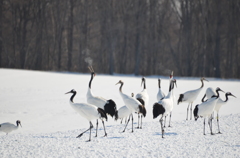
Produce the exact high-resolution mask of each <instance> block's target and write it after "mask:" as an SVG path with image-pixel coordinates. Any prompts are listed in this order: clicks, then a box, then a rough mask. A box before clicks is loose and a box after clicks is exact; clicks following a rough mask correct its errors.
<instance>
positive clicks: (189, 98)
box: [178, 77, 208, 120]
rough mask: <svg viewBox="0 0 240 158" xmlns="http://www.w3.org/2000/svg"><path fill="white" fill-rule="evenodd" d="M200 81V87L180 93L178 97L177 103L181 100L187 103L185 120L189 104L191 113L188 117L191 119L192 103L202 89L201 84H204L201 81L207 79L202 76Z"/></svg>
mask: <svg viewBox="0 0 240 158" xmlns="http://www.w3.org/2000/svg"><path fill="white" fill-rule="evenodd" d="M200 81H201V82H202V85H201V87H200V88H198V89H195V90H190V91H187V92H185V93H182V94H180V96H179V98H178V104H179V103H181V102H187V103H188V107H187V118H186V120H188V111H189V106H190V113H191V117H190V119H192V104H193V102H194V101H195V100H196V98H197V96H198V95H199V93H200V91H201V90H202V89H203V86H204V83H203V81H208V80H206V79H205V78H204V77H202V78H201V79H200Z"/></svg>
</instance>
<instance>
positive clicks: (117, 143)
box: [0, 69, 240, 157]
mask: <svg viewBox="0 0 240 158" xmlns="http://www.w3.org/2000/svg"><path fill="white" fill-rule="evenodd" d="M0 76H1V77H0V123H3V122H11V123H15V122H16V120H21V124H22V128H21V127H20V128H19V129H18V130H16V131H13V132H11V133H9V134H8V135H5V133H3V132H0V155H1V157H240V124H239V122H240V105H239V97H240V88H239V87H240V81H239V80H221V79H213V78H207V79H208V80H209V82H204V83H205V86H204V88H203V90H202V91H201V93H200V95H199V97H198V99H197V100H196V101H195V103H194V106H195V105H196V104H198V103H201V98H202V96H203V95H204V91H205V90H206V88H208V87H213V88H216V87H220V88H221V89H222V90H224V91H225V92H228V91H229V92H231V93H232V94H234V95H235V96H236V97H237V98H233V97H230V98H229V99H230V100H229V102H228V103H227V104H226V105H224V106H223V107H222V109H221V110H220V128H221V132H222V133H223V134H216V135H213V136H212V135H210V133H209V128H208V126H206V133H207V135H205V136H204V135H203V119H198V120H197V121H193V120H190V121H186V120H185V119H186V109H187V103H181V104H179V105H177V104H176V102H177V99H178V96H179V94H180V93H183V92H185V91H187V90H191V89H196V88H199V87H200V86H201V82H200V77H199V78H179V77H176V79H177V88H176V89H174V94H175V105H174V109H173V115H172V127H170V128H169V127H167V128H166V130H165V132H166V133H165V138H164V139H162V138H161V127H160V124H159V118H157V119H152V105H153V104H154V103H155V102H156V94H157V91H158V84H157V83H158V81H157V76H151V77H149V76H147V77H146V81H147V90H148V93H149V96H150V101H149V105H148V106H147V116H146V118H144V119H143V129H134V133H131V132H130V131H131V126H130V124H129V126H128V128H127V130H126V131H125V133H121V131H122V130H123V128H124V125H123V124H120V121H117V122H116V121H114V120H113V119H112V118H110V117H109V119H108V122H106V123H105V125H106V130H107V133H108V136H107V137H102V136H103V134H104V132H103V128H102V124H101V123H99V128H100V129H99V133H98V137H97V138H96V137H94V135H95V129H93V132H92V141H91V142H85V141H86V140H88V138H89V133H85V134H84V135H83V136H82V137H81V138H76V136H77V135H78V134H80V133H81V132H82V131H83V130H86V129H87V128H89V123H88V121H87V120H86V119H84V118H82V117H81V116H80V115H79V114H77V113H76V112H75V111H74V110H73V109H72V108H71V107H70V105H69V99H70V96H71V95H70V94H68V95H67V94H65V93H66V92H68V91H70V90H71V89H75V90H76V91H77V92H78V93H77V95H76V97H75V99H74V101H75V102H86V93H87V88H88V82H89V79H90V73H89V74H78V73H57V72H41V71H28V70H14V69H0ZM161 78H162V84H161V85H162V89H163V90H164V91H165V93H167V90H168V85H169V80H168V78H167V77H163V76H161ZM119 80H122V81H124V86H123V92H124V93H126V94H129V95H130V94H131V93H132V92H133V93H134V94H137V93H138V92H140V91H141V90H142V87H141V86H140V84H141V77H135V76H127V75H114V76H110V75H100V74H97V75H96V77H95V78H94V80H93V83H92V91H93V93H94V94H95V95H97V96H102V97H104V98H106V99H113V100H114V101H115V102H116V104H117V108H120V107H121V106H123V105H124V103H123V101H122V98H121V96H120V94H119V85H115V84H116V83H117V82H118V81H119ZM220 94H221V97H222V98H224V99H225V97H224V94H223V93H220ZM134 121H135V124H134V126H137V124H136V122H137V115H136V114H134ZM213 122H214V125H213V129H214V132H216V131H217V125H216V119H214V120H213ZM93 125H94V126H95V121H94V122H93Z"/></svg>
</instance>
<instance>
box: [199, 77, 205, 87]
mask: <svg viewBox="0 0 240 158" xmlns="http://www.w3.org/2000/svg"><path fill="white" fill-rule="evenodd" d="M201 82H202V86H201V87H200V88H203V86H204V83H203V80H202V79H201Z"/></svg>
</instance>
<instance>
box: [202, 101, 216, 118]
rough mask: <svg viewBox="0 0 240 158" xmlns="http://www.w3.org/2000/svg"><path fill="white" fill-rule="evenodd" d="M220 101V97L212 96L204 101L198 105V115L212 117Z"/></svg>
mask: <svg viewBox="0 0 240 158" xmlns="http://www.w3.org/2000/svg"><path fill="white" fill-rule="evenodd" d="M217 101H218V98H217V99H216V98H215V97H214V98H210V99H208V100H207V101H206V102H203V103H201V104H199V105H198V116H201V117H204V118H206V117H210V116H211V114H212V113H213V111H214V108H215V105H216V103H217Z"/></svg>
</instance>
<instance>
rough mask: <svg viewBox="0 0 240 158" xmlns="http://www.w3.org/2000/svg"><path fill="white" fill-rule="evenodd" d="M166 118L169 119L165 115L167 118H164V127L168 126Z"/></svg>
mask: <svg viewBox="0 0 240 158" xmlns="http://www.w3.org/2000/svg"><path fill="white" fill-rule="evenodd" d="M166 120H167V116H165V118H164V126H163V127H164V128H165V127H166Z"/></svg>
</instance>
